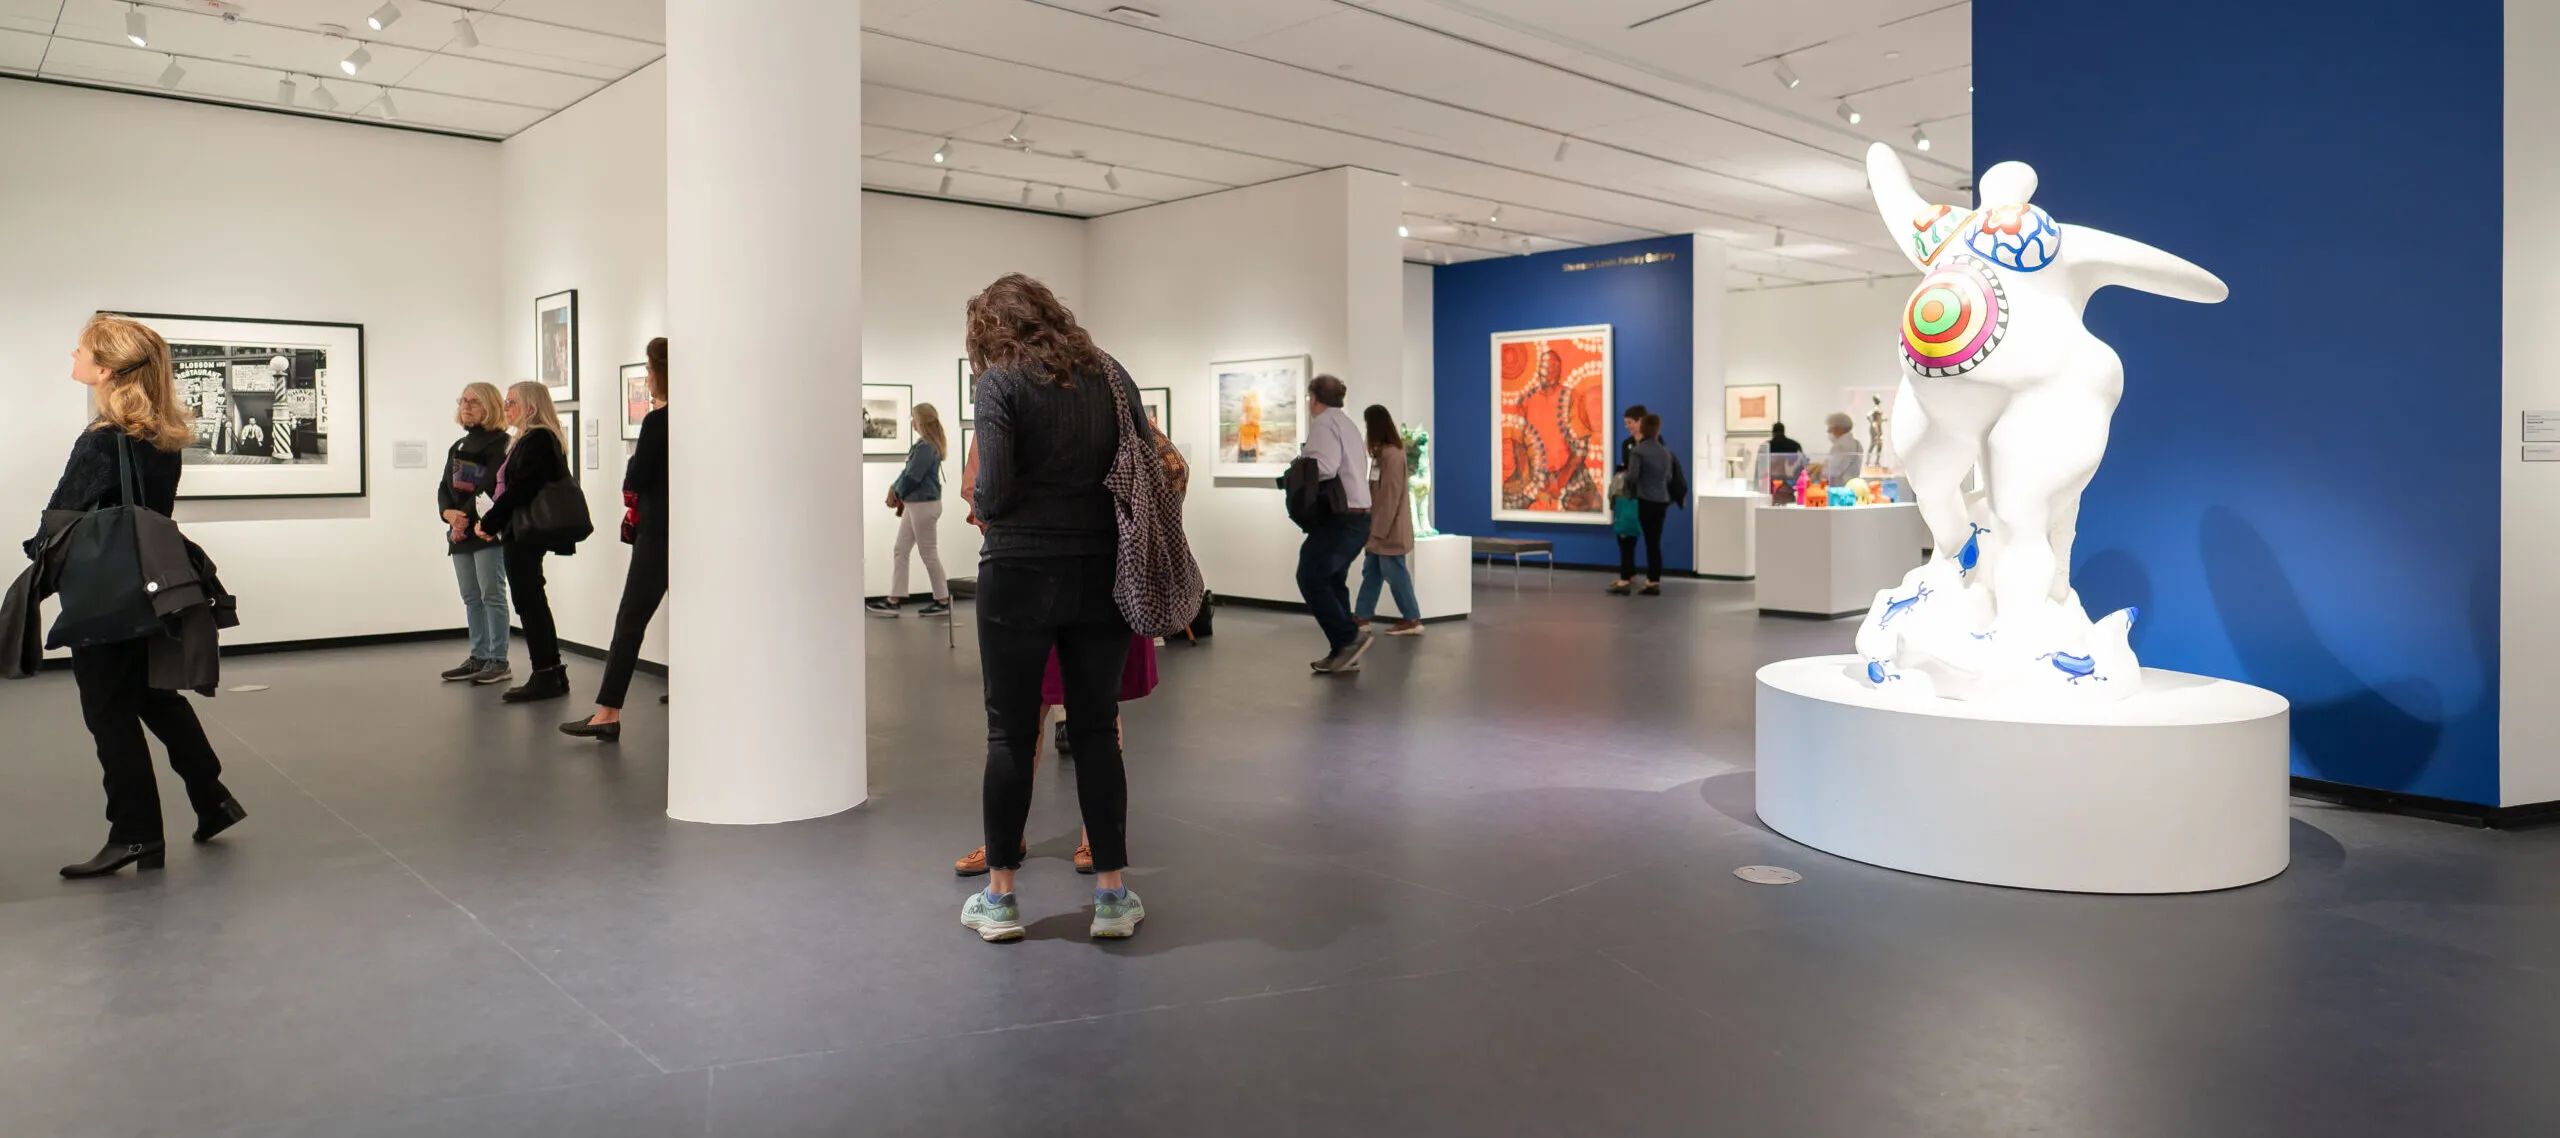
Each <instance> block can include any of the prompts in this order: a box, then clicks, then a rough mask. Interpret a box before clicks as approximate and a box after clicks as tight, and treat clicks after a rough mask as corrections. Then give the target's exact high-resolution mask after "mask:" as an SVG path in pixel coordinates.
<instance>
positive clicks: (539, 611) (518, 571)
mask: <svg viewBox="0 0 2560 1138" xmlns="http://www.w3.org/2000/svg"><path fill="white" fill-rule="evenodd" d="M507 429H508V430H509V431H512V432H513V433H514V434H515V441H514V442H513V443H510V444H508V446H507V458H506V461H504V462H502V463H500V464H499V465H498V480H497V488H498V492H497V496H496V497H495V499H493V500H492V501H491V502H490V503H489V508H488V510H487V511H486V512H484V513H483V514H482V515H481V517H480V521H479V524H477V525H475V526H473V527H472V532H473V533H474V534H477V535H479V538H480V540H482V541H496V542H501V543H503V544H504V546H505V548H506V551H507V554H506V560H507V589H508V592H509V593H510V594H511V595H513V596H514V597H515V602H516V617H517V619H518V620H521V621H522V622H523V623H524V640H525V649H526V654H527V655H528V657H529V658H530V659H531V660H532V661H533V675H531V676H529V677H527V678H526V679H525V682H524V683H522V684H520V685H518V686H516V687H512V688H508V689H507V692H506V694H505V695H503V696H501V697H499V698H501V699H504V700H505V701H507V702H508V703H525V702H528V701H531V700H537V699H558V698H560V697H562V696H565V695H567V694H569V669H568V667H567V666H566V665H563V664H562V663H561V662H560V628H559V625H558V624H556V623H554V622H553V621H552V619H551V598H550V596H549V595H548V594H547V593H545V592H544V591H543V580H542V555H543V554H545V553H548V552H550V550H548V549H545V548H543V547H541V546H539V545H535V544H533V543H531V542H526V541H518V540H516V539H515V538H514V536H513V535H511V534H509V533H508V532H507V526H508V524H509V523H510V522H512V521H514V520H515V516H516V512H517V511H518V510H522V509H524V508H525V507H527V506H529V505H532V504H533V498H534V495H536V494H539V493H541V492H542V488H543V487H545V486H548V485H550V484H552V483H554V482H558V481H560V480H561V479H564V478H568V477H570V476H571V475H570V473H569V452H568V449H567V448H566V446H565V445H564V444H563V443H562V441H561V440H562V438H563V436H562V435H561V433H560V413H559V412H557V411H554V410H552V407H551V389H550V388H547V387H544V386H543V385H541V384H539V383H536V382H533V381H532V380H526V381H525V382H523V383H519V384H516V385H515V386H513V387H510V388H508V389H507ZM482 682H484V683H485V682H489V681H485V680H484V681H482Z"/></svg>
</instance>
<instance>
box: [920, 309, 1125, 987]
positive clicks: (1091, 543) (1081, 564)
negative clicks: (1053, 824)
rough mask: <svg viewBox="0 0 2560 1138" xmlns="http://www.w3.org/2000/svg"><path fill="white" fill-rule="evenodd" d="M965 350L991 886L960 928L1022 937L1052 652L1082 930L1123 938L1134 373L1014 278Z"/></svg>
mask: <svg viewBox="0 0 2560 1138" xmlns="http://www.w3.org/2000/svg"><path fill="white" fill-rule="evenodd" d="M968 348H969V364H970V367H971V369H972V370H974V371H975V372H976V373H977V376H978V394H977V425H978V431H977V444H976V450H977V458H978V475H977V480H976V485H975V487H974V488H973V490H972V492H971V494H970V499H971V501H972V502H973V503H974V506H975V510H976V512H977V515H978V517H979V519H980V520H981V521H983V522H985V523H986V526H985V528H986V541H985V544H984V547H983V550H982V552H981V553H980V554H979V563H978V655H979V660H980V664H981V672H982V673H983V675H984V677H985V684H986V698H987V771H986V779H985V782H984V785H983V789H982V791H981V794H980V810H981V814H982V819H981V820H982V822H983V823H984V827H985V831H986V848H987V866H988V870H989V873H988V879H989V880H988V883H987V888H986V889H985V890H984V891H982V892H975V893H971V894H970V895H969V900H968V902H967V903H966V904H965V905H963V906H962V907H961V910H960V922H961V924H963V925H966V926H967V927H969V928H971V929H973V930H976V932H977V933H978V935H979V936H980V937H982V938H984V939H986V940H991V941H1001V940H1018V939H1020V938H1021V937H1022V934H1023V926H1022V919H1021V915H1020V910H1019V909H1018V908H1017V907H1016V906H1015V904H1014V898H1013V883H1014V873H1015V871H1017V870H1019V869H1021V868H1022V850H1023V842H1022V831H1023V826H1024V825H1025V824H1026V823H1027V822H1028V821H1029V820H1030V815H1031V788H1032V771H1033V764H1034V762H1035V761H1036V758H1037V755H1038V744H1039V738H1040V711H1041V708H1040V703H1041V700H1040V679H1041V672H1042V670H1043V669H1044V668H1045V667H1046V666H1047V664H1048V661H1049V654H1050V652H1051V651H1052V650H1054V651H1055V652H1056V653H1057V656H1058V670H1059V676H1060V678H1061V679H1062V680H1063V681H1064V682H1063V685H1062V686H1063V688H1064V691H1063V693H1062V694H1063V695H1064V696H1065V697H1066V700H1065V702H1066V707H1067V722H1068V723H1069V725H1070V726H1069V728H1068V730H1069V733H1070V736H1071V737H1072V738H1073V739H1074V741H1075V755H1076V801H1077V804H1078V805H1079V806H1080V807H1081V808H1082V811H1083V814H1084V824H1085V832H1086V835H1087V839H1088V841H1089V843H1090V844H1091V846H1092V848H1093V868H1094V873H1095V882H1094V884H1095V886H1096V888H1095V889H1094V907H1093V924H1092V927H1091V933H1092V935H1094V936H1097V937H1125V936H1129V935H1131V934H1133V933H1135V932H1136V931H1137V928H1138V922H1139V921H1141V920H1143V919H1145V917H1146V907H1145V905H1144V904H1143V903H1141V902H1140V901H1139V900H1138V895H1137V894H1135V893H1132V892H1130V891H1129V888H1128V886H1127V884H1126V883H1125V882H1124V881H1123V880H1122V878H1121V870H1123V869H1125V868H1127V866H1128V864H1129V851H1128V836H1127V819H1128V811H1129V787H1128V775H1127V772H1126V771H1125V770H1124V769H1123V768H1122V766H1121V758H1120V736H1119V731H1118V730H1117V728H1116V727H1115V726H1114V724H1115V723H1116V721H1117V719H1118V717H1119V699H1118V696H1119V689H1120V678H1121V670H1122V668H1123V667H1124V666H1125V665H1126V663H1127V660H1128V652H1129V636H1130V631H1129V624H1128V622H1127V620H1125V619H1124V618H1123V617H1122V616H1121V615H1120V607H1119V604H1118V602H1117V601H1116V600H1114V599H1113V597H1112V582H1113V580H1114V559H1115V558H1116V556H1117V554H1118V551H1119V521H1118V515H1117V513H1116V512H1115V510H1114V506H1113V503H1112V497H1111V491H1110V489H1109V488H1107V487H1105V486H1104V485H1103V476H1104V475H1106V474H1108V473H1109V472H1110V470H1111V463H1112V459H1113V457H1114V455H1115V454H1117V452H1118V449H1119V445H1120V437H1121V436H1120V433H1121V432H1122V431H1139V432H1144V431H1146V430H1147V429H1148V428H1147V422H1146V418H1145V412H1144V411H1143V410H1142V409H1141V408H1142V404H1141V403H1140V400H1139V398H1138V390H1137V385H1136V384H1134V383H1132V382H1131V381H1130V379H1129V373H1128V372H1126V371H1124V370H1122V369H1121V367H1120V364H1119V362H1118V361H1116V360H1113V359H1112V358H1111V357H1110V356H1108V355H1106V354H1104V353H1103V351H1102V349H1101V348H1099V347H1096V346H1095V345H1094V342H1093V338H1092V337H1091V336H1089V335H1087V334H1086V333H1085V330H1084V328H1083V327H1082V326H1080V325H1078V324H1077V323H1076V318H1075V314H1074V313H1071V312H1069V311H1067V307H1066V306H1065V305H1063V304H1060V303H1059V302H1058V298H1057V295H1056V294H1054V293H1052V292H1050V291H1049V289H1048V287H1047V286H1045V285H1042V284H1041V283H1040V282H1038V281H1035V280H1032V279H1031V278H1029V277H1026V276H1023V275H1021V274H1019V273H1016V274H1012V275H1009V276H1006V277H1003V278H1001V279H999V280H997V281H996V282H995V283H994V284H991V285H988V286H987V289H986V291H985V292H982V293H979V294H978V295H977V296H976V297H975V298H973V299H971V300H970V301H969V319H968ZM1114 385H1117V386H1118V388H1119V389H1120V390H1119V392H1118V394H1117V396H1116V397H1115V394H1114V392H1113V390H1112V388H1113V386H1114ZM1124 406H1125V407H1126V408H1127V411H1126V413H1125V414H1124V413H1123V412H1122V411H1121V408H1122V407H1124Z"/></svg>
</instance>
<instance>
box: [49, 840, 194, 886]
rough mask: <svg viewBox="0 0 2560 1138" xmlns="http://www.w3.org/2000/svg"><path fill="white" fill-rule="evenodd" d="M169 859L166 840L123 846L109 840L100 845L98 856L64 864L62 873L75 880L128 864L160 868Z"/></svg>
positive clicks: (108, 872) (106, 873)
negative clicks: (72, 863)
mask: <svg viewBox="0 0 2560 1138" xmlns="http://www.w3.org/2000/svg"><path fill="white" fill-rule="evenodd" d="M168 861H169V846H168V844H167V843H165V842H143V843H141V844H139V845H123V846H120V845H117V844H116V843H114V842H108V843H107V844H105V845H103V846H100V847H98V856H96V857H93V858H90V859H89V860H87V861H84V862H81V863H80V864H78V865H66V866H63V867H62V875H63V876H64V877H68V878H72V879H75V880H77V879H79V878H83V877H105V876H106V875H108V874H110V873H114V872H115V871H117V870H119V869H123V868H124V867H126V866H128V865H138V866H141V867H142V868H144V869H158V868H160V867H161V866H163V865H166V864H168Z"/></svg>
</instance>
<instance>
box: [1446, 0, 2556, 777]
mask: <svg viewBox="0 0 2560 1138" xmlns="http://www.w3.org/2000/svg"><path fill="white" fill-rule="evenodd" d="M2503 37H2504V26H2503V15H2502V12H2501V5H2500V3H2499V0H2437V2H2435V3H2429V4H2411V3H2407V2H2405V0H2390V2H2387V3H2386V2H2381V0H2259V2H2254V3H2240V4H2235V3H2230V2H2229V0H2154V2H2152V3H2145V4H2097V3H2060V4H2058V3H2054V2H2053V0H1979V2H1978V3H1976V4H1975V5H1974V13H1973V58H1974V74H1975V88H1976V93H1975V95H1974V121H1975V150H1974V159H1975V163H1976V165H1977V168H1983V167H1988V166H1989V165H1990V164H1991V163H1993V162H1996V161H2000V160H2003V159H2017V160H2020V161H2024V162H2027V163H2029V164H2030V165H2033V166H2034V167H2035V168H2036V172H2037V174H2038V175H2039V176H2040V177H2041V179H2042V188H2041V189H2039V190H2038V191H2037V194H2036V199H2035V200H2036V203H2037V204H2039V205H2042V206H2044V207H2045V208H2046V209H2048V210H2050V211H2051V212H2052V213H2053V215H2054V217H2055V218H2057V219H2058V220H2060V221H2062V222H2063V223H2065V224H2066V225H2068V224H2070V223H2075V222H2077V223H2083V224H2087V225H2090V226H2093V227H2096V228H2099V229H2105V230H2110V231H2112V232H2115V233H2119V234H2122V235H2124V236H2126V237H2130V238H2132V239H2134V240H2138V241H2142V242H2144V243H2147V244H2150V245H2153V246H2156V247H2158V248H2161V249H2165V250H2167V251H2169V252H2172V253H2175V254H2178V255H2179V256H2182V257H2185V258H2187V259H2188V260H2191V261H2194V262H2196V263H2197V264H2199V265H2202V266H2204V267H2205V268H2207V269H2210V270H2212V271H2213V272H2215V273H2216V274H2218V275H2220V276H2221V277H2222V279H2223V280H2225V281H2227V282H2229V283H2230V285H2231V299H2230V300H2228V301H2226V302H2224V303H2223V304H2220V305H2215V306H2200V305H2191V304H2185V303H2181V302H2178V301H2173V300H2166V299H2162V298H2159V297H2154V296H2149V295H2146V294H2142V293H2135V292H2131V291H2127V290H2123V289H2109V290H2107V291H2105V292H2102V293H2100V294H2098V296H2097V297H2096V298H2094V299H2093V300H2092V301H2091V303H2090V306H2089V313H2088V324H2089V328H2090V330H2091V331H2093V332H2095V333H2096V334H2097V335H2098V336H2099V337H2100V338H2101V339H2104V340H2106V341H2107V342H2108V343H2109V344H2112V345H2114V347H2115V349H2116V351H2117V352H2119V353H2121V354H2122V355H2123V357H2124V365H2125V395H2124V402H2123V405H2122V407H2121V409H2119V410H2118V411H2117V412H2116V417H2115V427H2114V434H2113V438H2112V441H2111V443H2110V445H2109V447H2108V452H2107V458H2106V463H2105V465H2104V466H2103V467H2101V468H2100V470H2099V472H2098V477H2097V481H2096V483H2095V484H2093V485H2092V486H2090V488H2089V491H2088V494H2087V497H2086V498H2085V500H2084V502H2083V506H2082V512H2081V515H2080V539H2079V543H2078V546H2077V548H2076V550H2075V553H2074V556H2073V565H2074V568H2073V572H2074V577H2075V580H2076V582H2077V584H2078V586H2079V589H2080V592H2081V596H2082V598H2083V599H2084V600H2085V601H2086V603H2087V605H2088V608H2089V610H2090V611H2091V612H2093V613H2103V612H2107V611H2110V610H2113V609H2116V608H2118V607H2121V606H2124V605H2139V606H2141V608H2142V614H2143V619H2142V624H2141V627H2140V628H2139V630H2138V633H2137V637H2136V640H2135V642H2134V643H2135V647H2136V649H2137V650H2138V651H2139V652H2140V653H2141V655H2142V659H2143V662H2144V663H2146V664H2149V665H2152V666H2155V667H2166V668H2175V669H2179V670H2182V671H2192V672H2202V673H2205V674H2208V675H2216V676H2225V677H2230V678H2234V679H2240V680H2246V681H2249V682H2251V683H2255V684H2259V685H2262V686H2265V687H2268V688H2272V689H2274V690H2275V691H2278V692H2281V693H2283V694H2284V695H2285V696H2287V697H2288V698H2290V699H2291V700H2292V701H2293V769H2294V773H2295V774H2297V775H2301V776H2305V777H2310V778H2319V779H2327V780H2330V781H2334V782H2342V783H2352V784H2356V785H2361V786H2368V787H2377V788H2382V789H2387V790H2394V791H2401V792H2406V793H2412V794H2424V795H2432V796H2436V797H2440V798H2450V799H2458V800H2462V801H2466V802H2474V803H2481V804H2490V805H2494V804H2496V803H2497V802H2498V738H2497V728H2498V545H2499V490H2498V479H2499V471H2500V463H2501V462H2502V461H2504V459H2503V457H2502V456H2505V455H2507V454H2508V453H2509V452H2510V451H2511V450H2512V449H2513V447H2514V445H2515V444H2516V442H2517V439H2516V438H2514V437H2512V436H2513V434H2514V432H2512V431H2509V430H2507V429H2506V428H2505V426H2504V425H2503V424H2502V412H2501V410H2500V397H2501V384H2502V380H2501V377H2500V373H2499V364H2500V343H2499V340H2500V314H2499V303H2500V291H2499V290H2500V284H2499V273H2500V259H2501V258H2500V248H2501V242H2502V231H2503V226H2502V222H2501V216H2502V214H2501V211H2502V195H2501V177H2502V163H2503V157H2502V149H2501V148H2502V141H2501V132H2502V130H2503V108H2504V95H2503V83H2504V68H2503V62H2502V61H2503V54H2502V52H2503V42H2502V41H2503ZM2066 239H2067V238H2066ZM1443 344H1444V347H1443V348H1442V350H1443V351H1444V352H1445V351H1449V350H1451V349H1449V348H1448V347H1446V346H1445V345H1446V344H1447V341H1446V340H1445V339H1444V340H1443Z"/></svg>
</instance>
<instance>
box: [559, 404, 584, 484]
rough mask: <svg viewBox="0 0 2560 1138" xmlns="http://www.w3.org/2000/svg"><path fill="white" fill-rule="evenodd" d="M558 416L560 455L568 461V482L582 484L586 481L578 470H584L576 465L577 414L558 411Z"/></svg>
mask: <svg viewBox="0 0 2560 1138" xmlns="http://www.w3.org/2000/svg"><path fill="white" fill-rule="evenodd" d="M558 414H559V416H560V453H561V454H562V455H563V456H565V457H567V458H568V460H569V480H570V481H572V482H584V481H586V480H585V479H584V478H582V477H580V476H579V474H578V472H579V471H580V470H583V469H585V468H584V467H581V466H579V465H578V453H579V452H578V439H579V437H580V436H579V435H578V413H577V412H576V411H574V410H572V411H560V412H558Z"/></svg>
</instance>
